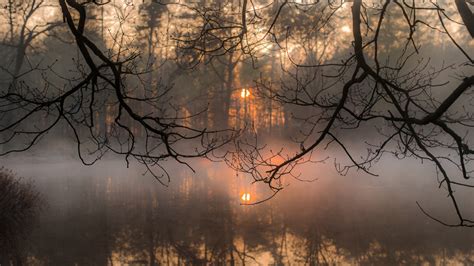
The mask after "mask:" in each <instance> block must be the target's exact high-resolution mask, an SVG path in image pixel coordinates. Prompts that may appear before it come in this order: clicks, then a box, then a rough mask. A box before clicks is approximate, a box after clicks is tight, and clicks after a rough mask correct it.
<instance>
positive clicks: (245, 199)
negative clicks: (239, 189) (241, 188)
mask: <svg viewBox="0 0 474 266" xmlns="http://www.w3.org/2000/svg"><path fill="white" fill-rule="evenodd" d="M240 198H241V199H242V201H243V202H249V201H250V193H244V194H242V197H240Z"/></svg>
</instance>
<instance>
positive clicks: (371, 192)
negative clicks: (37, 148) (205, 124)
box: [21, 162, 474, 265]
mask: <svg viewBox="0 0 474 266" xmlns="http://www.w3.org/2000/svg"><path fill="white" fill-rule="evenodd" d="M22 169H23V170H21V172H22V174H23V175H25V174H33V173H34V174H36V175H37V176H38V178H37V179H36V183H37V184H38V188H39V189H40V190H41V191H42V193H43V194H44V195H46V197H47V201H48V205H49V208H48V209H46V210H45V211H44V212H43V213H42V216H41V221H40V224H39V226H38V227H37V228H36V230H35V231H34V233H33V235H32V236H31V239H30V245H29V249H28V252H27V253H26V254H27V255H25V261H26V262H27V264H31V265H189V264H194V265H203V264H231V265H244V264H250V265H255V264H257V263H258V264H261V265H269V264H276V265H283V264H307V265H315V264H335V263H337V264H339V263H351V264H379V265H380V264H384V265H385V264H400V263H405V264H421V263H429V264H446V263H456V264H457V263H465V264H471V263H473V262H474V261H473V259H474V253H473V243H474V241H472V240H474V233H473V232H472V230H466V229H465V228H464V229H451V228H446V227H442V226H440V225H438V224H435V223H433V222H431V221H430V220H428V219H426V217H424V216H422V215H421V214H420V212H419V211H418V210H417V209H416V206H415V204H414V202H412V201H407V200H403V197H402V196H401V195H400V191H402V190H400V188H399V187H392V186H385V185H383V186H373V185H371V182H369V181H367V180H365V181H364V180H363V179H360V180H359V182H347V180H343V179H341V178H339V179H337V178H334V179H333V178H331V179H330V180H329V179H328V180H327V181H324V180H321V181H318V182H317V183H311V184H310V185H308V183H305V184H304V185H301V183H299V184H295V186H294V187H293V188H292V189H288V190H287V191H285V193H282V194H281V195H280V196H279V197H277V198H276V199H274V200H271V201H269V202H265V203H263V204H259V205H256V206H243V205H241V203H242V197H243V195H245V199H247V196H246V195H252V196H251V200H252V201H253V200H257V199H254V197H256V198H258V197H259V196H262V195H263V194H264V193H265V190H264V189H263V188H255V187H252V191H250V192H245V193H242V192H241V191H243V190H242V189H247V188H245V187H243V186H245V185H246V184H247V185H248V183H247V181H245V180H243V177H239V176H235V173H233V172H231V171H230V170H228V169H226V168H225V167H223V166H219V165H212V164H210V163H203V164H202V165H201V167H200V168H199V169H198V174H197V175H196V176H190V175H189V173H188V172H186V171H185V170H184V169H181V170H179V169H177V170H176V171H175V177H176V178H175V179H173V181H172V183H171V185H170V187H168V188H165V187H163V186H161V185H159V184H158V183H157V182H155V181H153V179H152V178H149V177H146V176H142V175H141V174H140V172H138V171H136V170H133V169H129V170H126V169H124V166H123V165H122V164H118V163H105V162H101V163H100V164H99V165H98V166H94V167H93V168H84V167H82V166H81V165H79V164H74V165H71V164H68V163H62V164H58V165H51V164H36V165H33V166H30V167H24V166H23V167H22ZM331 180H336V181H331ZM339 181H341V183H338V182H339ZM344 183H346V184H345V185H344ZM349 184H350V186H349ZM354 184H355V185H354ZM385 184H387V183H385ZM416 190H419V189H418V188H417V187H415V188H413V189H411V191H412V192H413V191H416ZM246 191H249V190H246ZM412 192H410V190H405V191H404V196H407V195H410V193H412ZM247 193H250V194H247ZM408 197H409V196H408ZM433 202H434V204H437V202H436V200H433Z"/></svg>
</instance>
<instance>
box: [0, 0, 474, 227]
mask: <svg viewBox="0 0 474 266" xmlns="http://www.w3.org/2000/svg"><path fill="white" fill-rule="evenodd" d="M472 8H473V6H472V4H471V2H469V1H462V0H456V1H416V0H413V1H396V0H394V1H390V0H386V1H375V0H373V1H361V0H354V1H336V0H334V1H310V0H294V1H288V0H284V1H283V0H273V1H270V0H254V1H248V0H222V1H221V0H215V1H160V0H31V1H14V0H2V10H1V14H0V19H1V21H2V22H4V23H2V25H1V27H0V47H1V49H0V53H1V57H0V152H1V155H8V154H11V153H16V152H23V151H26V150H29V149H30V148H31V147H32V146H34V145H36V144H38V143H39V142H40V141H43V140H44V141H48V140H50V139H52V138H54V139H59V138H64V139H67V140H73V141H74V142H75V143H76V146H77V154H78V157H79V158H80V160H82V162H83V163H84V164H87V165H89V164H93V163H94V162H96V161H97V160H99V159H101V158H102V157H103V156H104V155H105V154H106V153H113V154H117V155H120V156H122V157H123V158H124V159H125V160H126V163H127V164H128V163H129V162H130V161H132V160H134V161H137V162H139V163H141V164H142V165H143V166H144V167H145V168H146V169H148V171H149V173H151V174H152V175H153V176H154V177H155V178H156V179H157V180H158V181H160V182H163V183H167V182H168V181H169V180H170V178H172V173H168V172H167V169H166V168H164V167H163V165H162V162H163V161H164V160H174V161H176V162H178V163H181V164H184V165H186V166H188V167H189V168H191V169H192V162H191V163H190V161H189V160H188V159H190V158H200V157H207V158H210V159H211V160H224V161H226V162H227V163H228V165H229V166H230V167H232V168H234V169H236V170H238V171H241V172H244V173H247V174H250V175H252V177H253V178H254V179H255V180H256V181H260V182H264V183H267V184H268V185H269V186H270V188H271V189H272V190H273V191H274V193H275V194H276V193H277V192H278V191H280V190H281V189H282V188H283V187H284V182H283V177H286V176H287V177H294V178H299V176H298V174H297V172H298V166H299V165H300V164H303V163H308V162H313V161H318V160H319V157H318V156H319V155H318V156H316V155H315V154H316V153H318V154H319V153H323V152H324V150H325V149H327V148H328V147H334V148H335V149H338V150H339V151H340V152H342V153H343V154H344V156H343V157H341V158H337V159H338V162H337V163H336V167H337V169H338V171H340V173H341V174H346V173H347V172H348V171H350V170H352V169H354V170H360V171H364V172H366V173H367V174H369V175H376V174H383V173H374V172H372V167H373V166H374V165H375V164H376V162H377V161H379V160H380V159H381V158H382V156H385V157H389V158H391V159H394V158H395V159H405V158H408V159H416V160H419V161H420V163H421V162H424V161H429V162H430V163H431V164H432V165H433V167H434V168H435V169H436V171H437V176H436V177H434V178H433V179H434V180H437V182H438V184H439V186H440V188H442V192H443V193H447V195H448V196H449V199H450V200H451V203H452V206H453V209H454V211H455V217H454V219H453V220H451V221H444V220H438V219H437V218H436V217H435V216H431V214H430V213H429V211H425V210H424V209H423V208H422V206H420V209H421V210H422V211H423V212H424V213H426V214H427V215H429V216H430V217H431V218H433V219H435V220H438V221H439V222H441V223H443V224H445V225H450V226H473V225H474V221H473V220H472V219H473V218H472V217H468V214H467V213H468V212H467V211H466V210H465V209H466V207H465V206H464V205H462V204H461V202H458V201H457V199H456V191H457V190H458V189H469V188H472V187H473V186H474V183H472V179H470V175H471V174H472V171H473V169H472V159H473V154H474V149H473V148H472V137H473V135H472V133H473V132H472V130H471V128H472V127H473V126H474V124H473V111H474V109H473V102H472V101H473V98H472V95H473V93H472V85H473V84H474V75H473V72H474V71H473V63H474V62H473V56H474V55H473V54H472V52H473V49H472V47H473V45H474V42H473V32H474V26H473V23H474V15H473V13H472ZM270 138H281V139H285V140H290V139H291V140H292V141H294V142H295V145H294V146H295V147H296V148H295V149H284V148H283V147H276V148H275V147H272V148H270V147H268V146H265V145H264V144H265V140H266V139H270ZM316 157H317V158H316ZM322 158H324V156H323V157H322Z"/></svg>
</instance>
